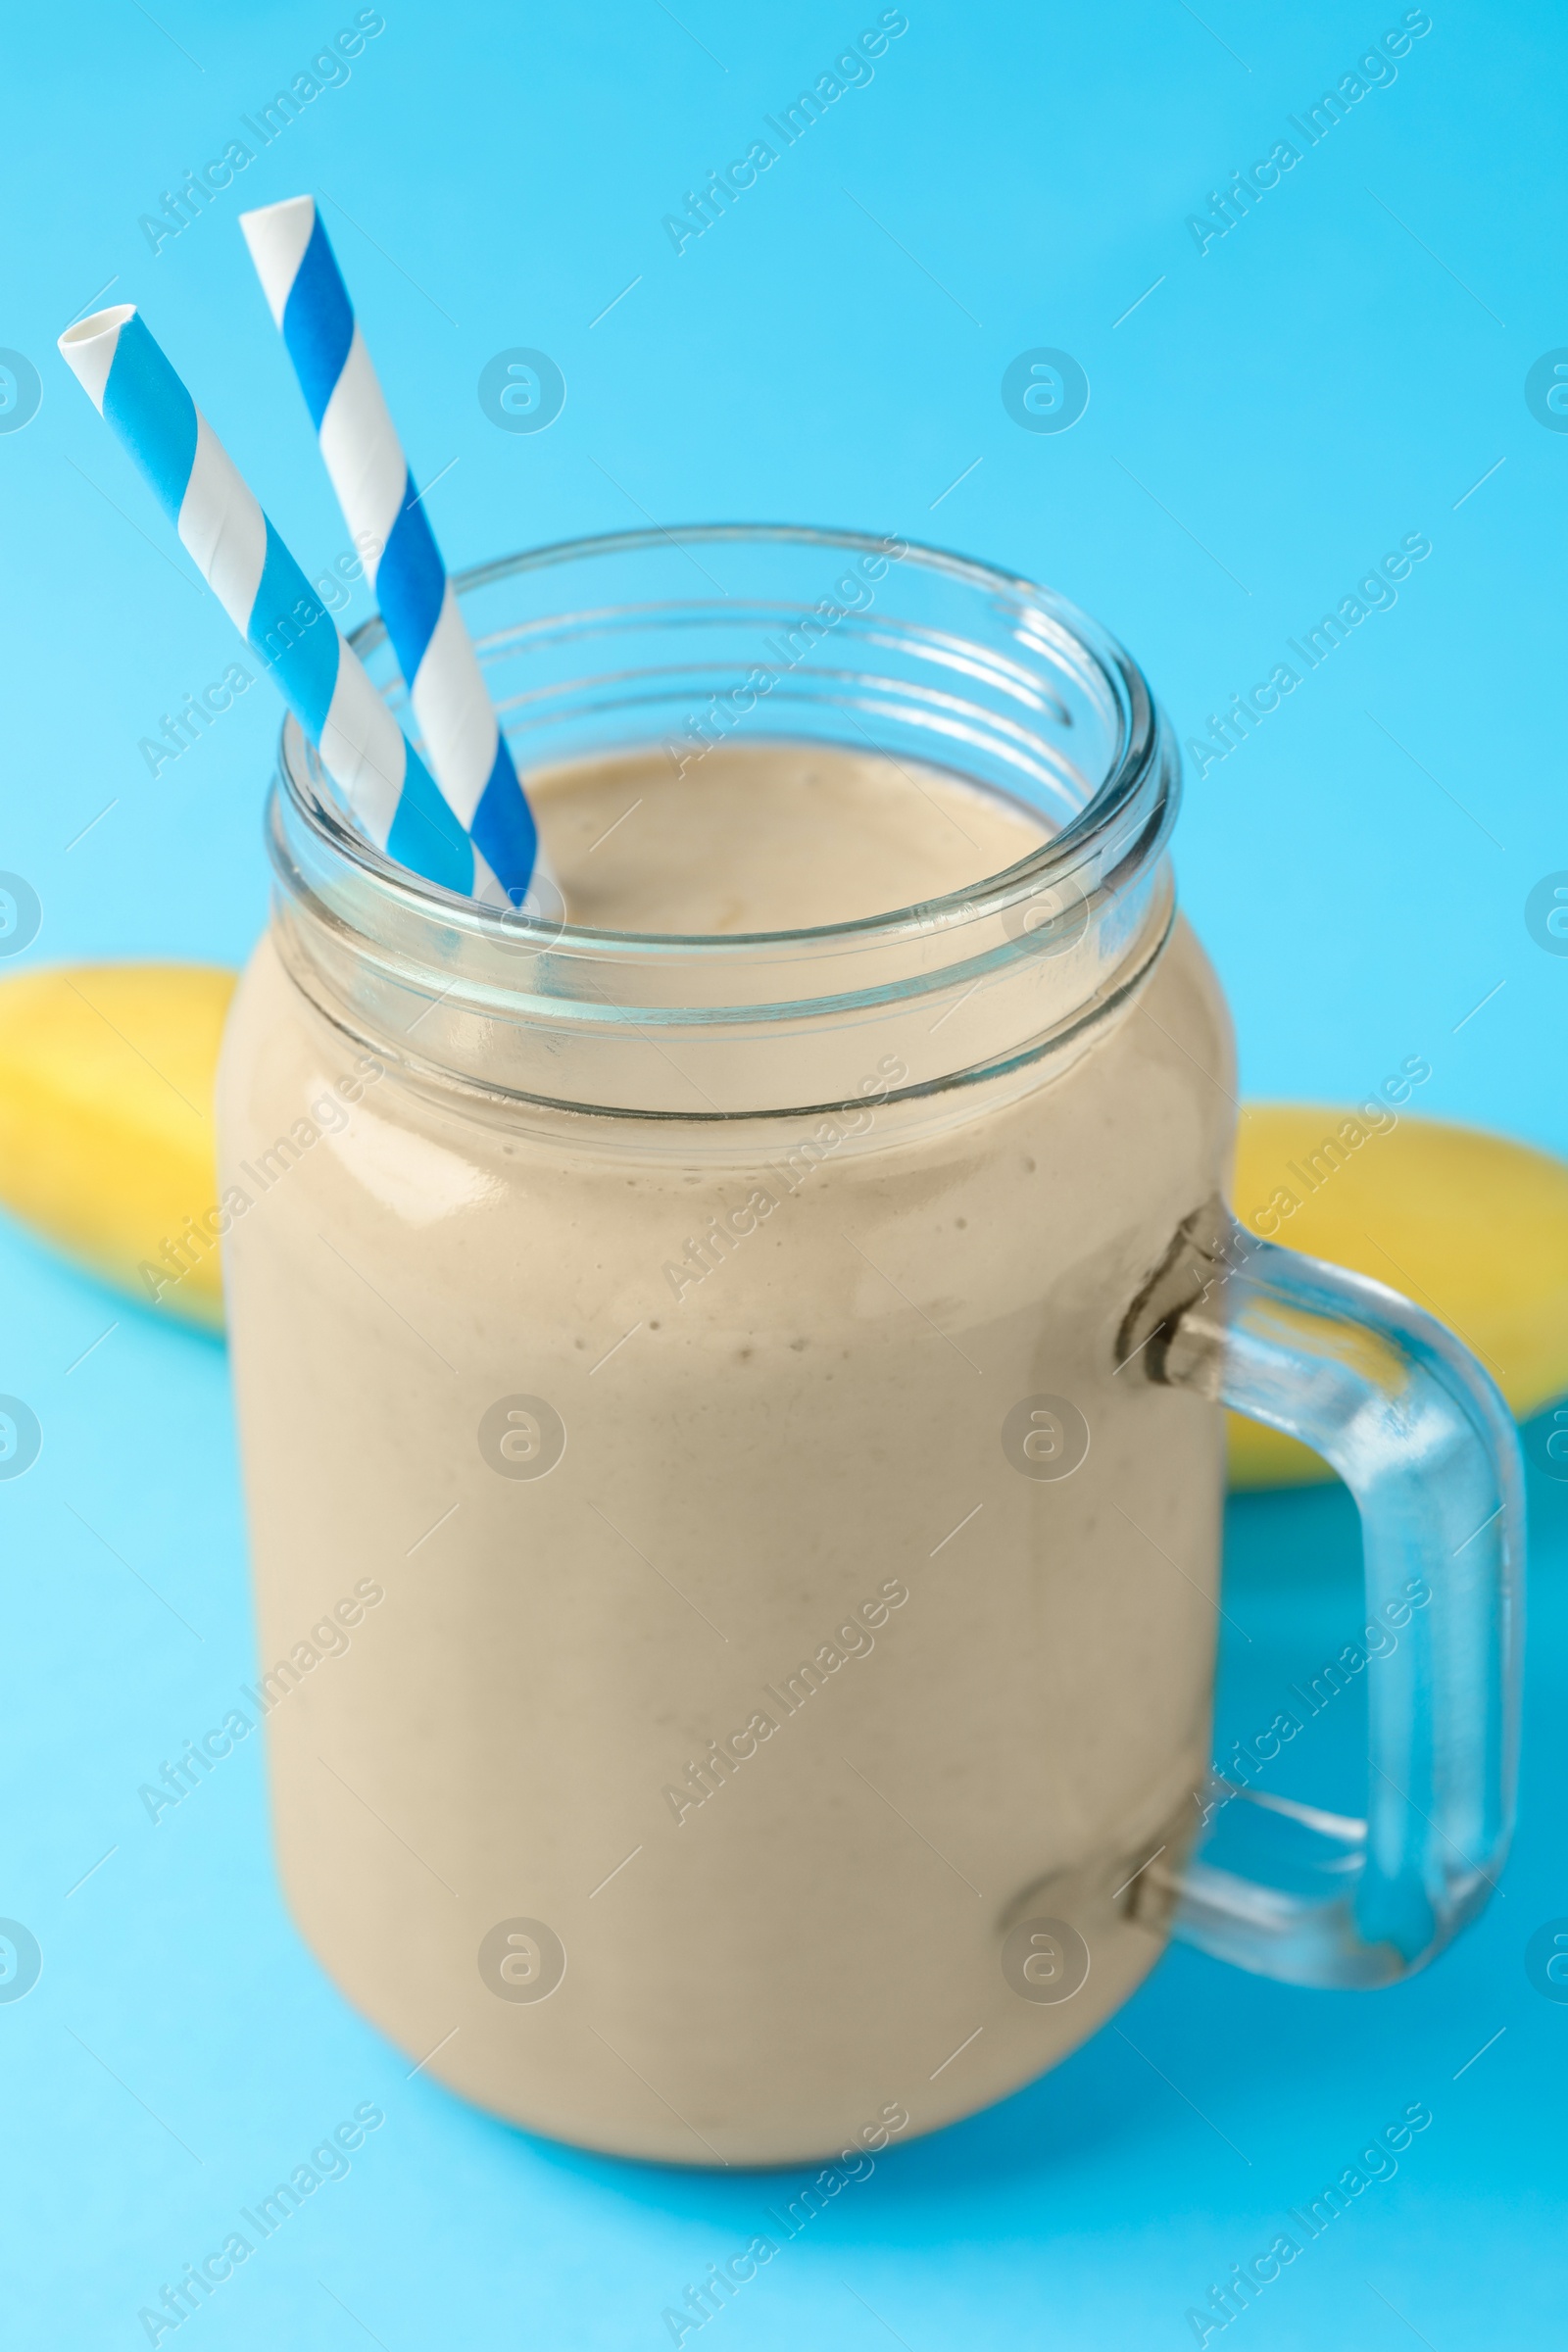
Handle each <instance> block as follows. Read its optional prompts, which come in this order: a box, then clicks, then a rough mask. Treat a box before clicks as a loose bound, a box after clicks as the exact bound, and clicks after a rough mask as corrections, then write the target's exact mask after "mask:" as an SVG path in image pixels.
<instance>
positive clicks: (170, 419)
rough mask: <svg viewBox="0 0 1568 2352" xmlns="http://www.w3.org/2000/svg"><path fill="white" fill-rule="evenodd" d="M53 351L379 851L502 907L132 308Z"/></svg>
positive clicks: (75, 332) (67, 336)
mask: <svg viewBox="0 0 1568 2352" xmlns="http://www.w3.org/2000/svg"><path fill="white" fill-rule="evenodd" d="M60 350H61V353H62V355H63V357H64V359H65V361H66V364H67V366H68V367H69V368H71V369H72V371H73V374H74V375H75V377H76V378H77V380H78V382H79V383H80V384H81V385H82V387H83V389H84V390H85V391H86V393H87V395H88V397H89V398H90V399H91V401H92V403H93V406H94V407H95V408H96V409H97V410H98V412H99V414H100V415H101V416H102V417H104V419H105V421H106V422H107V423H109V424H110V425H112V426H113V427H114V430H115V431H116V432H117V433H118V434H119V436H120V439H121V441H122V442H123V444H124V447H125V449H126V450H127V451H128V452H129V454H130V456H131V458H132V459H133V460H134V462H135V464H136V466H137V467H138V468H139V469H140V471H141V473H142V475H143V477H144V478H145V480H146V481H147V483H148V485H149V487H150V488H151V490H152V492H153V494H154V496H155V497H156V498H157V500H158V502H159V504H160V505H161V506H162V507H163V509H164V512H165V514H166V515H168V516H169V518H170V520H171V521H172V523H173V525H174V527H175V529H176V530H177V531H178V533H179V536H180V538H181V540H182V541H183V543H184V545H185V547H186V548H187V550H188V551H189V553H190V555H191V557H192V559H193V561H194V562H195V564H196V566H197V568H198V570H199V571H200V572H201V574H202V576H203V578H204V579H205V580H206V581H207V583H208V585H209V587H210V588H211V589H212V590H213V593H214V595H215V596H216V597H217V598H218V601H219V603H220V604H221V606H222V608H223V610H224V612H225V613H227V614H228V616H229V618H230V620H232V621H233V623H234V626H235V627H236V628H237V629H238V630H239V632H240V634H241V635H242V636H243V637H244V638H245V639H246V641H247V642H248V643H249V644H250V646H251V647H252V648H253V649H254V651H255V652H256V654H257V655H258V656H259V658H260V659H261V660H262V661H263V662H265V663H266V665H267V666H268V667H269V668H270V670H271V672H272V674H273V676H274V677H275V678H276V680H277V683H278V686H279V688H280V690H281V692H282V695H283V699H284V701H285V702H286V703H287V704H288V707H289V709H290V710H291V711H293V713H294V715H295V717H296V718H297V719H298V720H299V722H300V725H301V726H302V727H303V728H304V729H305V732H306V734H307V735H308V736H309V737H310V739H311V741H312V743H314V744H315V745H316V747H317V749H318V750H319V753H320V757H321V764H322V766H323V767H324V768H325V770H326V772H327V775H328V776H329V777H330V778H331V781H332V783H333V784H334V785H335V786H336V787H337V789H338V791H339V792H340V793H341V794H342V796H343V799H344V801H345V802H346V803H347V805H348V807H349V809H351V811H352V812H353V814H354V816H355V818H356V819H357V821H358V822H359V824H360V826H361V827H362V828H363V830H364V831H365V832H366V833H367V834H368V837H369V838H370V840H371V841H372V842H374V844H375V846H376V847H377V849H382V850H385V852H386V854H387V856H388V857H389V858H395V859H396V860H397V861H398V863H399V864H401V865H406V866H408V867H410V868H411V870H412V871H413V872H415V873H417V874H420V875H422V876H423V877H424V879H425V880H426V881H427V882H436V883H439V884H441V885H442V886H443V887H444V888H445V889H447V890H452V891H458V892H460V893H462V894H463V895H464V896H465V897H474V898H480V899H483V900H486V901H487V902H489V903H490V904H492V905H505V904H506V903H507V898H508V894H507V892H506V891H505V889H504V888H503V886H502V885H501V883H500V881H499V880H498V878H497V877H496V876H495V874H494V873H493V871H492V869H491V868H490V866H489V864H488V861H487V860H485V859H484V858H482V856H481V855H479V854H477V853H476V851H475V847H474V844H473V843H472V841H471V840H470V839H469V837H468V834H467V832H466V829H465V827H464V826H463V824H462V823H461V822H460V821H459V819H458V817H457V816H456V815H455V814H454V812H453V810H452V809H451V808H449V806H448V805H447V802H446V801H445V799H444V798H443V797H442V794H441V793H440V791H439V790H438V788H437V786H436V782H435V779H434V777H433V776H432V775H431V774H430V772H429V770H428V768H427V767H426V766H425V764H424V762H423V760H421V759H420V758H419V756H418V754H417V752H416V751H415V749H414V747H413V745H412V744H411V743H410V742H409V741H408V739H407V737H406V736H405V735H404V733H403V730H402V728H401V727H400V726H399V725H398V723H397V721H396V719H394V717H393V716H392V713H391V712H390V711H388V709H387V707H386V705H385V703H383V702H382V700H381V698H380V696H379V695H378V694H377V693H376V691H375V688H374V687H373V686H372V685H371V683H370V681H369V679H368V676H367V675H366V672H365V670H364V668H363V666H362V665H361V662H360V661H359V657H358V656H357V655H356V654H355V653H354V652H353V650H352V649H351V648H350V647H349V646H348V645H347V644H345V642H344V640H343V638H342V637H341V636H340V635H339V634H338V628H337V623H336V622H335V621H334V620H333V618H332V616H331V614H330V613H328V612H327V610H326V608H325V606H324V605H323V604H322V603H321V601H320V599H319V596H317V594H316V593H315V591H314V589H313V588H312V587H311V584H310V582H309V581H308V580H307V579H306V577H305V574H304V573H303V572H302V571H301V569H300V567H299V565H298V564H296V563H295V561H294V559H293V557H292V556H291V555H290V554H289V552H288V549H287V548H286V547H285V546H284V545H283V542H282V540H281V539H280V538H279V537H278V535H277V533H276V531H275V530H274V529H273V528H272V525H271V523H270V521H269V520H268V518H267V516H266V515H264V514H263V512H262V510H261V507H260V506H259V505H258V503H257V501H256V499H255V498H254V497H253V496H252V494H251V492H250V491H249V490H248V489H247V487H246V485H245V483H244V481H243V480H242V479H241V477H240V474H239V471H238V469H237V467H236V466H235V465H234V463H233V461H232V459H231V458H230V457H229V456H228V453H227V452H226V450H225V449H224V448H223V446H222V444H221V441H220V440H219V438H218V436H217V434H216V433H215V432H214V431H213V428H212V426H211V425H210V424H209V423H208V421H207V419H206V417H204V416H202V414H201V412H200V410H199V409H198V408H197V406H196V404H195V402H194V401H193V400H192V399H191V396H190V394H189V393H188V392H187V391H186V389H185V386H184V385H183V383H181V381H180V379H179V377H178V376H177V375H176V374H175V372H174V369H173V368H172V367H171V365H170V363H169V360H168V359H167V358H166V356H165V354H164V353H163V351H162V350H161V349H160V348H159V345H158V343H157V342H156V341H155V340H154V337H153V335H152V334H151V332H150V331H149V329H148V327H147V325H146V323H145V321H144V320H143V319H141V318H140V316H139V315H138V314H137V312H136V311H135V310H134V309H133V308H132V307H131V306H129V305H128V304H123V305H119V306H117V307H116V308H115V309H113V310H107V311H98V312H95V313H94V315H93V316H92V318H90V319H82V321H81V322H80V324H79V325H77V326H73V327H68V328H67V330H66V332H65V333H64V334H63V335H62V336H61V338H60Z"/></svg>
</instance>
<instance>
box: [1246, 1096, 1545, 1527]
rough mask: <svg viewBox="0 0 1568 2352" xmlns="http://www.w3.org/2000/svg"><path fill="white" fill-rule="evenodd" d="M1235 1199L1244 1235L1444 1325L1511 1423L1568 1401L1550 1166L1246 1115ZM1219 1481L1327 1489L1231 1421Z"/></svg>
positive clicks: (1280, 1443) (1487, 1143) (1308, 1115)
mask: <svg viewBox="0 0 1568 2352" xmlns="http://www.w3.org/2000/svg"><path fill="white" fill-rule="evenodd" d="M1357 1136H1359V1139H1360V1140H1359V1141H1357V1140H1356V1138H1357ZM1233 1198H1234V1201H1235V1206H1236V1213H1237V1216H1238V1217H1239V1218H1240V1220H1241V1222H1242V1224H1243V1225H1244V1226H1245V1227H1246V1229H1247V1231H1248V1232H1249V1233H1264V1234H1267V1235H1268V1236H1270V1237H1271V1238H1272V1239H1273V1240H1274V1241H1277V1242H1280V1243H1282V1244H1284V1246H1285V1247H1286V1248H1287V1249H1291V1250H1306V1251H1307V1252H1308V1253H1309V1254H1310V1255H1311V1256H1313V1257H1326V1258H1328V1259H1330V1260H1331V1261H1332V1263H1333V1264H1335V1265H1337V1266H1349V1267H1352V1268H1353V1269H1354V1270H1355V1272H1356V1273H1358V1274H1370V1275H1372V1276H1373V1278H1374V1279H1375V1280H1376V1281H1378V1282H1382V1283H1386V1284H1387V1285H1388V1287H1389V1288H1390V1289H1391V1290H1395V1291H1402V1292H1403V1294H1404V1296H1405V1297H1406V1298H1407V1299H1414V1300H1415V1302H1416V1304H1417V1305H1418V1306H1424V1307H1426V1308H1427V1309H1428V1311H1429V1312H1430V1313H1432V1314H1434V1315H1436V1316H1437V1317H1438V1319H1439V1320H1440V1322H1444V1323H1446V1324H1447V1326H1448V1328H1449V1329H1450V1331H1454V1332H1457V1334H1458V1335H1459V1337H1460V1339H1462V1340H1463V1341H1464V1342H1465V1344H1466V1346H1467V1347H1469V1348H1471V1349H1473V1351H1474V1352H1475V1353H1476V1354H1477V1355H1478V1356H1479V1357H1480V1358H1481V1360H1482V1362H1483V1363H1484V1364H1485V1365H1486V1367H1487V1369H1488V1371H1489V1372H1490V1373H1491V1374H1492V1376H1493V1378H1494V1380H1495V1382H1496V1383H1497V1386H1498V1387H1499V1388H1500V1389H1501V1391H1502V1393H1503V1395H1504V1396H1505V1397H1507V1399H1508V1403H1509V1406H1510V1407H1511V1409H1512V1411H1513V1413H1514V1415H1515V1417H1516V1419H1518V1420H1521V1421H1523V1420H1527V1419H1528V1418H1529V1416H1530V1415H1531V1414H1532V1413H1535V1412H1539V1411H1540V1409H1541V1407H1542V1406H1543V1405H1544V1404H1546V1403H1548V1402H1549V1401H1550V1399H1551V1398H1552V1397H1558V1396H1561V1395H1562V1394H1563V1393H1564V1391H1565V1390H1568V1165H1565V1164H1564V1163H1563V1161H1561V1160H1559V1159H1552V1158H1550V1157H1548V1156H1547V1154H1546V1153H1545V1152H1534V1151H1531V1150H1530V1149H1529V1147H1528V1146H1527V1145H1524V1144H1512V1143H1506V1142H1504V1140H1503V1139H1502V1137H1500V1136H1496V1135H1485V1134H1482V1133H1480V1132H1479V1131H1478V1130H1477V1129H1475V1128H1473V1127H1450V1126H1446V1125H1444V1124H1441V1123H1440V1122H1439V1121H1437V1120H1435V1119H1412V1118H1406V1117H1403V1116H1400V1117H1399V1119H1398V1120H1397V1123H1395V1124H1389V1125H1387V1126H1380V1127H1372V1126H1371V1125H1370V1124H1368V1123H1367V1122H1366V1121H1365V1120H1364V1119H1362V1118H1359V1117H1356V1116H1354V1115H1353V1114H1351V1113H1350V1112H1348V1111H1343V1110H1332V1109H1315V1108H1313V1107H1311V1106H1310V1105H1303V1104H1301V1103H1249V1104H1248V1105H1247V1106H1246V1107H1245V1108H1244V1110H1243V1112H1242V1124H1241V1133H1240V1136H1239V1137H1238V1140H1237V1149H1236V1185H1235V1191H1234V1196H1233ZM1293 1203H1294V1205H1293ZM1230 1472H1231V1484H1232V1486H1235V1487H1276V1486H1299V1485H1305V1484H1307V1483H1309V1482H1311V1481H1314V1480H1318V1479H1326V1478H1330V1477H1332V1476H1333V1473H1332V1472H1331V1471H1330V1470H1329V1469H1328V1468H1327V1466H1326V1465H1325V1464H1324V1463H1323V1462H1322V1461H1321V1460H1320V1459H1319V1457H1318V1456H1317V1455H1316V1454H1314V1453H1309V1452H1308V1451H1307V1449H1306V1447H1305V1446H1299V1445H1297V1443H1296V1442H1295V1440H1294V1439H1292V1438H1282V1437H1280V1436H1279V1435H1278V1433H1277V1432H1276V1431H1274V1430H1269V1429H1263V1428H1261V1427H1260V1426H1259V1424H1258V1423H1257V1422H1255V1421H1243V1420H1240V1419H1238V1418H1237V1417H1236V1416H1234V1415H1233V1416H1232V1418H1231V1424H1230Z"/></svg>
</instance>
